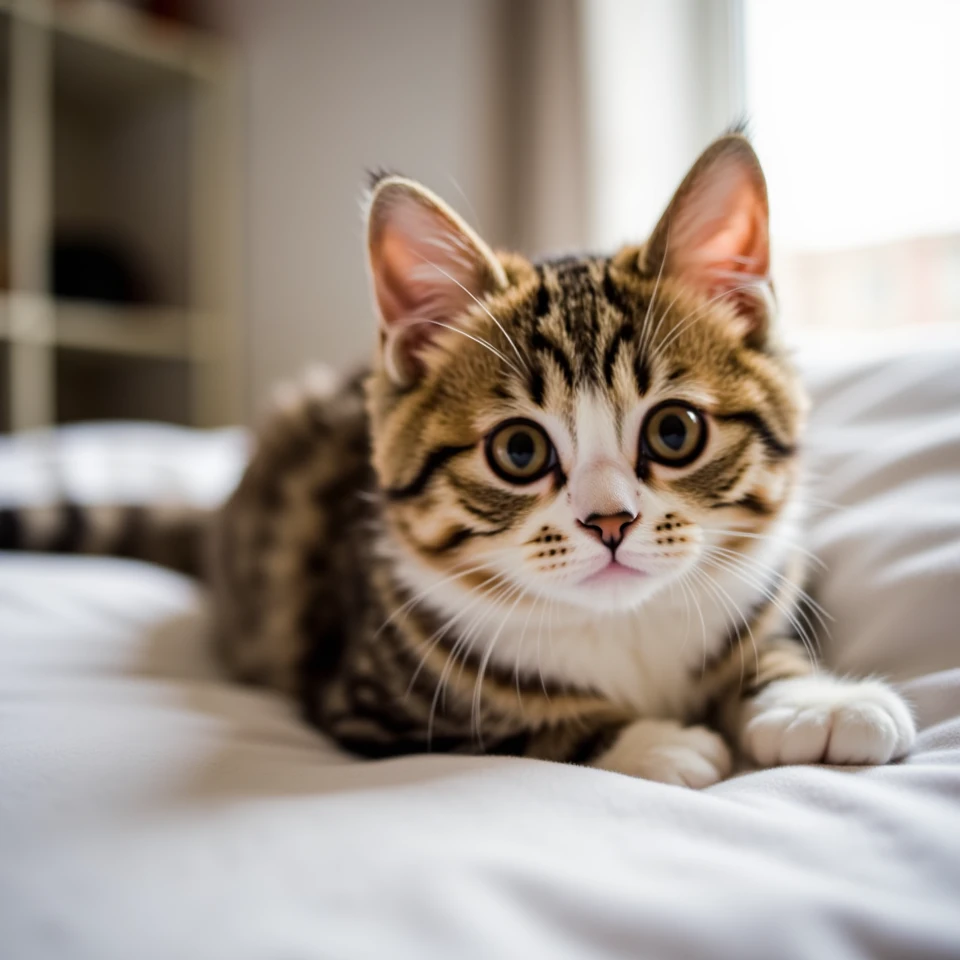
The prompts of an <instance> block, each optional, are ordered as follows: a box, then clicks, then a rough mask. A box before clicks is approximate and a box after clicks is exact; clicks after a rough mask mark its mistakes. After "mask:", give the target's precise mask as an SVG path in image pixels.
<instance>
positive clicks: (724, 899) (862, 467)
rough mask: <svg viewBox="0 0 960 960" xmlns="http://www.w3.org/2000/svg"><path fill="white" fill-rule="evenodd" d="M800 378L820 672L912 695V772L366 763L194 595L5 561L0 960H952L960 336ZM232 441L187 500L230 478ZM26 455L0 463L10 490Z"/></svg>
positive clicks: (90, 565)
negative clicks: (274, 684) (221, 635)
mask: <svg viewBox="0 0 960 960" xmlns="http://www.w3.org/2000/svg"><path fill="white" fill-rule="evenodd" d="M809 381H810V383H811V386H812V387H813V390H814V394H815V399H816V406H815V409H814V413H813V418H812V430H811V436H810V440H809V444H808V447H809V455H810V461H811V468H812V469H811V474H812V479H811V481H810V483H809V500H810V503H811V510H812V513H813V516H814V520H813V522H812V523H811V530H810V546H811V549H812V550H813V551H814V552H815V553H816V554H817V555H818V556H819V557H820V558H821V560H822V562H823V563H824V565H825V567H826V570H825V571H821V572H820V574H819V575H818V578H817V579H818V583H817V589H818V597H819V599H820V600H821V602H822V603H823V605H824V606H825V608H826V609H827V611H828V612H829V614H830V615H831V616H832V618H833V620H832V623H831V624H830V636H829V637H824V638H823V639H822V645H823V653H824V657H825V659H826V660H827V661H828V662H830V663H831V664H833V665H834V666H835V667H836V668H837V669H839V670H841V671H844V672H851V673H857V674H863V673H878V674H883V675H887V676H890V677H892V678H893V679H895V680H897V681H898V682H900V683H901V684H902V689H903V690H904V692H905V693H906V695H907V696H908V697H909V699H910V700H911V702H912V703H913V704H914V707H915V710H916V714H917V718H918V721H919V726H920V728H921V732H920V737H919V740H918V743H917V746H916V749H915V750H914V752H913V753H912V755H911V756H910V757H909V758H908V759H907V760H906V761H904V762H902V763H899V764H896V765H892V766H889V767H884V768H879V769H866V770H862V769H834V768H826V767H812V766H811V767H790V768H782V769H777V770H767V771H761V772H754V773H746V774H743V775H740V776H738V777H736V778H734V779H732V780H729V781H727V782H725V783H721V784H719V785H717V786H715V787H713V788H710V789H708V790H706V791H703V792H700V793H696V792H692V791H687V790H682V789H679V788H675V787H670V786H664V785H661V784H655V783H647V782H644V781H639V780H631V779H629V778H627V777H622V776H619V775H617V774H611V773H604V772H601V771H597V770H590V769H583V768H577V767H570V766H561V765H556V764H549V763H543V762H537V761H530V760H515V759H503V758H481V759H470V758H452V757H443V756H421V757H412V758H407V759H401V760H391V761H385V762H378V763H371V762H363V763H361V762H356V761H353V760H352V759H350V758H347V757H345V756H344V755H343V754H341V753H340V752H339V751H338V750H337V749H335V748H334V747H333V746H331V745H330V744H328V743H327V742H325V741H324V739H323V738H322V737H321V736H320V735H318V734H316V733H314V732H313V731H311V730H309V729H308V728H307V727H306V726H304V725H303V724H302V723H301V722H300V720H299V719H298V718H297V716H296V713H295V710H294V709H293V707H292V706H291V705H289V704H288V703H286V702H284V701H283V700H281V699H279V698H277V697H275V696H272V695H270V694H265V693H263V692H261V691H257V690H252V689H245V688H242V687H239V686H236V685H233V684H230V683H228V682H226V681H224V680H223V679H221V678H220V677H219V676H218V673H217V670H216V668H215V666H214V664H213V663H212V662H211V661H210V659H209V657H208V655H207V652H206V648H205V645H204V629H205V620H204V618H205V611H204V598H203V594H202V591H201V590H200V589H199V588H198V587H197V586H195V585H194V584H192V583H191V582H189V581H188V580H186V579H183V578H181V577H179V576H177V575H175V574H172V573H168V572H166V571H163V570H159V569H156V568H152V567H149V566H146V565H142V564H137V563H132V562H123V561H113V560H94V559H83V558H42V557H33V556H13V555H6V556H3V557H0V955H2V956H4V957H10V958H16V960H41V958H44V960H45V958H53V957H70V958H97V960H113V958H116V960H128V958H130V957H137V958H141V960H152V958H157V960H161V958H162V960H169V958H171V957H177V958H194V957H196V958H204V960H219V958H224V960H227V958H229V960H246V958H251V960H252V958H258V960H259V958H263V960H267V958H270V960H279V958H292V960H295V958H313V957H324V958H326V957H330V958H338V960H339V958H345V960H346V958H388V957H389V958H411V960H413V958H416V960H433V958H437V960H441V958H442V960H450V958H457V960H461V958H462V960H471V958H478V960H479V958H491V957H496V958H512V957H518V958H519V957H523V958H525V960H530V958H539V957H550V958H551V960H568V958H571V960H572V958H587V957H589V958H631V960H635V958H661V957H662V958H671V960H677V958H699V957H703V958H707V957H710V958H727V957H729V958H731V960H732V958H736V960H750V958H756V960H769V958H771V957H777V958H781V960H791V958H817V960H823V958H847V957H850V958H861V957H864V958H865V957H877V958H891V960H892V958H903V957H911V958H944V960H946V958H956V957H957V956H960V640H958V623H960V348H949V349H943V350H938V351H928V352H914V353H912V354H910V355H909V356H903V357H900V358H899V359H890V358H887V357H883V356H875V357H872V358H866V357H865V358H861V359H859V360H856V361H850V360H849V359H846V360H844V361H843V362H842V363H840V362H833V363H825V362H819V361H818V363H815V364H813V365H812V366H811V372H810V375H809ZM90 429H91V430H92V429H94V428H90ZM84 436H85V440H84V443H94V446H95V444H96V436H97V435H96V433H95V432H94V433H92V434H90V433H89V432H88V433H87V434H85V435H84ZM168 436H170V437H173V434H168ZM183 440H184V442H185V443H191V444H194V445H195V447H194V449H196V450H200V449H201V448H203V446H204V445H203V443H202V438H200V437H198V436H197V435H188V434H184V435H183ZM219 442H221V444H222V445H223V444H224V441H223V439H222V438H221V440H220V441H219ZM239 443H240V440H239V439H238V438H237V437H235V436H234V437H233V438H232V439H231V440H229V441H228V442H226V447H229V449H226V448H225V449H223V450H221V451H220V454H217V455H213V454H211V459H210V463H209V464H208V465H207V467H206V469H207V470H208V473H207V480H206V481H205V483H206V486H204V483H200V484H199V487H198V488H197V489H199V490H200V491H201V493H200V494H198V495H202V496H205V497H208V498H210V499H213V498H214V497H215V495H216V491H217V489H219V490H220V492H221V493H222V492H224V491H225V490H226V489H228V488H229V486H230V484H231V483H232V482H234V480H235V478H236V472H237V470H238V469H239V464H240V462H241V461H242V456H240V455H239V454H238V450H239V449H240V447H239V446H238V444H239ZM146 446H148V447H149V444H147V445H146ZM175 447H176V444H175V443H172V441H171V450H172V449H174V448H175ZM86 449H88V451H89V447H87V448H86ZM23 456H25V454H24V448H23V446H22V445H21V446H20V447H19V448H18V450H17V452H15V453H14V452H12V451H11V449H10V446H9V442H8V445H7V447H6V448H0V474H2V473H3V465H4V457H7V461H6V462H7V463H8V464H9V463H10V458H11V457H17V458H22V457H23ZM198 456H199V455H198ZM93 459H94V461H95V458H93ZM200 460H201V461H202V462H204V463H206V461H203V458H202V457H200ZM177 461H178V463H179V464H180V466H179V467H178V468H177V469H178V470H180V471H181V473H182V472H184V471H185V472H186V473H189V470H186V468H184V467H183V464H184V462H185V459H184V458H183V457H177ZM58 462H62V463H66V462H67V461H66V460H63V459H62V460H61V461H58ZM84 462H85V463H87V462H90V460H89V458H85V459H84ZM214 462H216V464H214ZM211 464H214V465H211ZM24 469H26V467H24ZM64 469H68V468H64ZM88 469H93V470H96V469H97V468H96V466H95V464H94V466H90V467H88ZM171 469H172V468H171ZM217 471H219V473H217ZM212 473H216V480H211V479H210V477H211V475H212ZM67 482H69V481H67ZM111 482H113V481H111ZM164 482H167V481H164ZM177 483H178V484H179V486H178V489H180V490H183V489H187V488H189V487H190V481H189V478H187V479H182V478H181V479H179V480H177ZM218 484H219V487H217V485H218ZM92 486H96V484H92ZM99 492H102V488H100V491H99ZM97 493H98V491H97V490H93V491H92V494H91V495H96V494H97Z"/></svg>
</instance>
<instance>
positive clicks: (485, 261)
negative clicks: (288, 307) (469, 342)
mask: <svg viewBox="0 0 960 960" xmlns="http://www.w3.org/2000/svg"><path fill="white" fill-rule="evenodd" d="M367 244H368V251H369V256H370V274H371V279H372V281H373V292H374V297H375V299H376V303H377V308H378V310H379V313H380V331H381V345H382V363H383V365H384V368H385V370H386V372H387V374H388V375H389V376H390V378H391V379H392V380H393V381H394V383H397V384H398V385H401V386H409V385H410V384H411V383H413V382H415V381H416V379H417V378H418V377H419V376H421V375H422V373H423V370H424V363H423V356H424V353H425V350H426V348H427V347H428V346H429V345H430V344H432V343H433V342H434V341H436V340H438V339H440V338H442V337H444V336H447V335H448V334H449V332H450V330H451V328H453V329H454V330H455V329H456V328H457V327H458V326H459V325H461V324H462V323H463V321H464V318H465V314H466V312H467V311H468V310H469V309H470V308H472V307H473V306H474V305H475V304H476V303H477V302H478V301H481V300H483V298H484V296H486V295H487V294H488V293H491V292H494V291H496V290H502V289H503V288H504V287H506V286H507V277H506V273H505V271H504V269H503V266H502V264H501V263H500V261H499V260H498V259H497V258H496V256H495V255H494V253H493V251H492V250H491V249H490V248H489V247H488V246H487V245H486V244H485V243H484V242H483V241H482V240H481V239H480V237H478V236H477V234H476V233H475V232H474V231H473V230H472V229H471V228H470V227H469V226H468V224H467V223H466V222H465V221H464V220H463V219H461V218H460V217H459V216H458V215H457V214H456V213H455V212H454V211H453V210H452V209H451V208H450V207H448V206H447V205H446V204H445V203H444V202H443V201H442V200H441V199H440V198H439V197H437V196H436V195H435V194H433V193H432V192H431V191H429V190H428V189H427V188H426V187H424V186H421V185H420V184H419V183H417V182H415V181H413V180H408V179H406V178H405V177H397V176H387V177H384V178H381V179H380V180H379V181H378V182H377V183H376V184H375V186H374V189H373V195H372V197H371V199H370V208H369V213H368V217H367Z"/></svg>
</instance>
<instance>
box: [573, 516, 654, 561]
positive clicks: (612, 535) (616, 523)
mask: <svg viewBox="0 0 960 960" xmlns="http://www.w3.org/2000/svg"><path fill="white" fill-rule="evenodd" d="M639 516H640V514H638V513H626V512H624V513H610V514H600V513H591V514H590V516H589V517H587V519H586V520H578V521H577V523H579V524H580V526H581V527H583V528H584V530H588V531H589V532H590V533H592V534H593V535H594V536H595V537H597V539H598V540H599V541H600V542H601V543H602V544H603V545H604V546H605V547H609V548H610V550H611V551H616V549H617V547H619V546H620V544H621V543H623V538H624V537H625V536H626V533H627V527H629V526H630V524H631V523H633V522H634V521H635V520H637V519H638V518H639Z"/></svg>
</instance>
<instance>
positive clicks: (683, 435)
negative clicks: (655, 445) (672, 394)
mask: <svg viewBox="0 0 960 960" xmlns="http://www.w3.org/2000/svg"><path fill="white" fill-rule="evenodd" d="M660 439H661V440H662V441H663V442H664V443H665V444H666V445H667V446H668V447H669V448H670V449H671V450H679V449H680V448H681V447H682V446H683V445H684V443H685V442H686V439H687V425H686V424H685V423H684V422H683V421H682V420H681V419H680V418H679V417H678V416H677V415H676V414H675V413H670V414H667V416H665V417H664V418H663V419H662V420H661V421H660Z"/></svg>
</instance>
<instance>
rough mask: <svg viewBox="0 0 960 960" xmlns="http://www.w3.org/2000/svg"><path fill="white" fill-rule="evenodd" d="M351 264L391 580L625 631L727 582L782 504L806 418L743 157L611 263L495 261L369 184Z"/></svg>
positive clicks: (708, 173) (407, 193)
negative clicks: (649, 613)
mask: <svg viewBox="0 0 960 960" xmlns="http://www.w3.org/2000/svg"><path fill="white" fill-rule="evenodd" d="M370 260H371V273H372V277H373V282H374V290H375V294H376V300H377V304H378V307H379V310H380V314H381V317H382V325H381V342H380V349H379V352H378V359H377V364H376V367H375V372H374V374H373V376H372V377H371V380H370V383H369V387H368V396H369V408H370V414H371V423H372V432H373V449H374V464H375V467H376V470H377V472H378V475H379V479H380V483H381V487H382V490H383V495H384V498H385V515H386V518H387V522H388V524H389V528H390V533H391V539H392V542H393V543H394V544H395V545H396V546H397V548H398V549H399V550H400V551H401V553H402V557H401V562H409V563H411V564H413V565H414V566H416V567H417V568H418V569H420V570H426V571H430V572H431V574H434V575H436V577H448V578H450V582H451V583H455V584H457V585H458V586H461V587H463V588H466V589H468V590H473V591H480V592H481V593H483V594H485V595H487V596H489V597H493V598H496V599H497V600H498V601H500V602H502V603H505V604H508V605H509V604H514V605H519V604H521V603H525V602H526V603H529V602H530V600H531V599H535V598H538V597H549V598H552V599H554V600H557V601H560V602H561V603H569V604H572V605H575V606H577V607H581V608H588V609H595V610H598V611H609V610H613V609H629V608H632V607H636V606H638V605H640V604H642V603H643V602H644V601H645V600H646V599H648V598H649V597H651V596H652V595H653V594H654V593H656V592H657V591H659V590H661V589H663V588H664V587H666V586H668V585H670V584H673V583H679V584H680V588H681V589H682V588H683V587H682V584H683V582H684V581H686V580H689V579H691V578H697V577H707V578H709V577H710V575H711V571H712V570H716V569H719V567H720V566H724V565H727V566H729V565H730V564H734V563H736V562H737V553H738V551H739V550H741V549H747V548H749V547H750V546H752V538H754V537H756V536H760V535H762V534H763V532H764V530H765V529H766V528H767V527H768V526H770V525H771V524H772V523H774V522H775V521H776V519H777V517H778V516H779V515H780V514H781V513H782V512H783V511H784V509H785V507H786V505H787V504H788V503H789V501H790V499H791V494H792V491H793V487H794V481H795V474H796V457H795V451H796V446H797V440H798V435H799V432H800V429H801V423H802V419H803V412H804V407H805V404H804V399H803V395H802V392H801V389H800V387H799V384H798V381H797V378H796V376H795V374H794V373H793V371H792V369H791V368H790V366H789V364H788V363H787V362H786V361H785V359H784V358H783V356H782V354H781V353H780V352H779V350H778V349H777V347H776V346H775V344H774V342H773V340H772V338H771V335H770V329H769V326H770V310H771V297H770V294H769V290H768V287H767V285H766V274H767V266H768V248H767V204H766V193H765V188H764V184H763V178H762V174H761V173H760V168H759V165H758V163H757V161H756V157H755V156H754V154H753V151H752V150H751V148H750V147H749V145H748V144H747V142H746V141H745V140H743V139H742V138H740V137H727V138H724V139H722V140H720V141H718V142H717V143H716V144H714V145H713V146H712V147H711V148H710V149H709V150H708V151H707V152H706V153H705V154H704V156H703V157H701V159H700V160H699V161H698V163H697V164H696V165H695V166H694V168H693V170H692V171H691V172H690V174H689V175H688V176H687V178H686V180H684V182H683V184H682V185H681V187H680V189H679V190H678V192H677V194H676V196H675V197H674V199H673V201H672V202H671V204H670V206H669V207H668V209H667V212H666V213H665V214H664V217H663V218H662V219H661V222H660V224H659V225H658V226H657V228H656V230H655V231H654V234H653V236H652V237H651V238H650V240H649V241H648V242H647V244H645V245H644V246H642V247H627V248H624V249H622V250H620V251H619V252H618V253H617V254H615V255H614V256H613V257H609V258H603V257H596V258H595V257H584V258H568V259H564V260H555V261H548V262H543V263H539V264H533V263H531V262H529V261H527V260H525V259H523V258H521V257H517V256H513V255H506V254H500V255H495V254H494V253H493V252H492V251H490V250H489V248H488V247H486V245H485V244H484V243H483V242H482V241H481V240H480V239H479V238H478V237H477V236H476V235H475V234H474V233H473V232H472V231H471V230H470V229H469V227H467V226H466V225H465V224H464V223H463V222H462V221H461V220H460V219H459V218H458V217H457V216H456V214H454V213H453V212H452V211H450V210H449V208H447V207H446V206H445V205H444V204H443V203H442V201H440V200H438V199H437V198H436V197H434V196H433V195H432V194H430V193H429V192H428V191H426V190H425V189H424V188H422V187H420V186H418V185H416V184H413V183H412V182H410V181H406V180H403V179H400V178H393V177H388V178H385V179H383V180H381V181H380V182H379V184H378V185H377V186H376V189H375V192H374V195H373V199H372V204H371V210H370Z"/></svg>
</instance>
